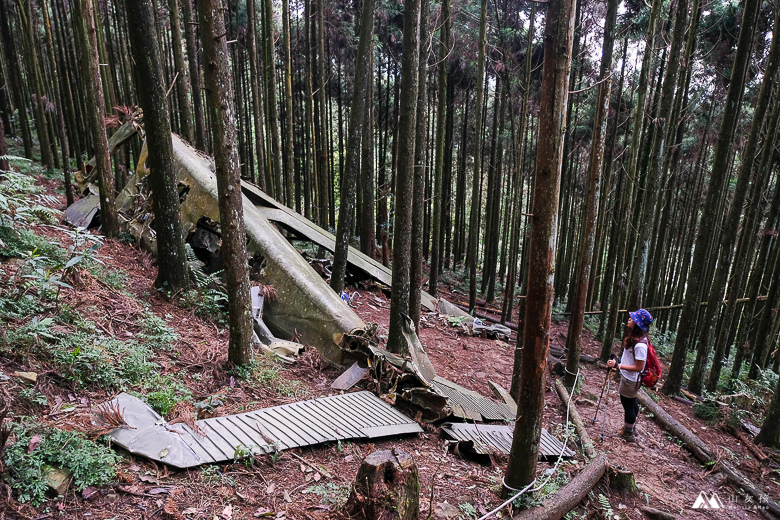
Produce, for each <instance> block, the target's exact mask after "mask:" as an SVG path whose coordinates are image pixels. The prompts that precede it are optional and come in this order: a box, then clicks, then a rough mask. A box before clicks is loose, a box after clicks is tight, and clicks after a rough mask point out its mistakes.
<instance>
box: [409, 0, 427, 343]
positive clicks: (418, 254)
mask: <svg viewBox="0 0 780 520" xmlns="http://www.w3.org/2000/svg"><path fill="white" fill-rule="evenodd" d="M428 38H429V31H428V2H427V1H425V0H423V1H422V4H421V6H420V60H419V64H418V74H419V78H418V80H417V84H418V88H417V115H416V120H417V125H416V132H417V135H416V136H415V144H414V174H413V178H414V181H413V182H414V186H413V188H412V190H413V193H412V197H413V202H412V251H411V253H412V255H411V259H410V271H409V317H410V318H412V321H413V322H414V326H415V327H416V328H417V330H420V302H421V299H422V278H423V268H422V262H423V229H424V224H425V213H424V211H425V171H426V170H425V150H426V142H425V138H426V137H427V135H428V119H427V117H426V115H425V111H426V110H427V108H428V85H427V83H428Z"/></svg>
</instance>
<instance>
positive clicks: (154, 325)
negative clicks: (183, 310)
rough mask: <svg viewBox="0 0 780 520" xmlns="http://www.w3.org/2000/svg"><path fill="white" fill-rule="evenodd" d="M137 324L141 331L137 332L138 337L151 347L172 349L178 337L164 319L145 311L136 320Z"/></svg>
mask: <svg viewBox="0 0 780 520" xmlns="http://www.w3.org/2000/svg"><path fill="white" fill-rule="evenodd" d="M166 317H168V316H166ZM138 325H139V326H140V327H141V331H142V332H141V333H140V334H138V338H139V339H141V341H143V342H144V343H146V344H147V345H149V346H150V347H152V348H155V349H159V350H172V349H173V346H174V344H175V343H176V340H177V339H179V336H178V335H177V334H176V333H175V332H174V331H173V328H171V327H169V326H168V324H167V323H166V322H165V320H163V319H162V318H160V317H159V316H157V315H156V314H154V313H152V312H150V311H146V313H145V315H144V316H143V317H142V318H140V319H139V320H138Z"/></svg>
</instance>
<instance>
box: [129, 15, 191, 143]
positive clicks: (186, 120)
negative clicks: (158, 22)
mask: <svg viewBox="0 0 780 520" xmlns="http://www.w3.org/2000/svg"><path fill="white" fill-rule="evenodd" d="M182 1H184V2H188V1H189V0H182ZM168 10H169V11H170V14H171V45H172V47H173V60H174V63H175V66H176V72H178V73H179V77H178V78H176V95H177V96H178V100H179V121H180V123H181V133H182V136H183V137H184V138H185V139H186V140H187V141H188V142H190V143H192V142H194V140H195V132H194V129H193V128H192V113H191V112H190V84H191V83H190V73H189V70H188V68H187V65H186V64H185V63H184V49H182V46H181V21H180V20H179V0H168ZM132 22H133V21H132V20H128V23H132ZM142 88H143V87H142Z"/></svg>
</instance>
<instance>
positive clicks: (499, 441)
mask: <svg viewBox="0 0 780 520" xmlns="http://www.w3.org/2000/svg"><path fill="white" fill-rule="evenodd" d="M441 429H442V431H443V432H444V433H445V434H447V435H448V436H449V437H451V438H453V439H455V440H456V441H472V442H473V443H474V450H475V451H477V452H478V453H481V454H483V455H487V454H488V452H489V449H488V447H487V446H486V445H488V446H489V447H490V448H493V449H494V450H497V451H499V452H501V453H506V454H507V455H508V454H509V452H510V451H511V450H512V435H513V433H514V430H513V428H512V427H511V426H505V425H498V426H494V425H486V424H467V423H445V424H443V425H442V427H441ZM561 450H563V457H565V458H569V457H574V452H573V451H572V450H570V449H569V448H565V449H564V447H563V443H562V442H561V441H559V440H558V439H556V438H555V437H553V436H552V435H550V434H549V433H548V432H547V430H545V429H544V428H542V438H541V440H540V441H539V457H540V458H542V459H548V458H558V456H559V455H561Z"/></svg>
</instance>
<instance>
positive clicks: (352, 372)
mask: <svg viewBox="0 0 780 520" xmlns="http://www.w3.org/2000/svg"><path fill="white" fill-rule="evenodd" d="M366 374H368V369H367V368H361V367H360V365H358V364H357V362H355V363H354V364H353V365H352V366H351V367H349V368H348V369H347V370H345V371H344V373H343V374H341V375H340V376H339V377H338V378H336V380H335V381H333V383H332V384H331V385H330V387H331V388H333V389H334V390H349V389H350V388H352V387H353V386H355V385H356V384H357V383H358V381H360V380H361V379H363V378H364V377H366Z"/></svg>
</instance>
